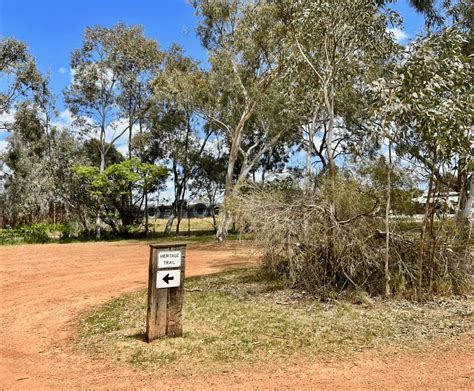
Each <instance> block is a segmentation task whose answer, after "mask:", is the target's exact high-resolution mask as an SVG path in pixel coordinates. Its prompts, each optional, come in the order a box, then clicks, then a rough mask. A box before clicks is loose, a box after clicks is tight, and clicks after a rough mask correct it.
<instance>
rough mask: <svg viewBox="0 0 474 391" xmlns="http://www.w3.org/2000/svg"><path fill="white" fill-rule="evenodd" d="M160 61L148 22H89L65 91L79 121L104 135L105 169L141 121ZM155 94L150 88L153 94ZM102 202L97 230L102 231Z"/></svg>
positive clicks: (95, 133)
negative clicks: (112, 153)
mask: <svg viewBox="0 0 474 391" xmlns="http://www.w3.org/2000/svg"><path fill="white" fill-rule="evenodd" d="M158 61H159V52H158V47H157V44H156V42H155V41H152V40H148V39H146V38H145V37H144V36H143V28H141V27H139V26H135V27H127V26H125V25H123V24H118V25H116V26H113V27H111V28H104V27H101V26H96V27H93V28H86V30H85V32H84V42H83V46H82V47H81V48H80V49H77V50H75V51H73V53H72V55H71V69H72V71H73V82H72V85H71V86H70V87H69V88H67V89H66V90H65V92H64V95H65V101H66V104H67V105H68V107H69V109H70V110H71V112H72V114H73V117H74V123H75V125H76V126H77V127H78V128H79V129H81V131H82V133H83V134H85V135H88V136H91V137H93V138H98V140H99V144H98V149H99V153H100V166H99V171H100V172H103V171H104V170H105V168H106V167H105V166H106V156H107V154H108V153H109V152H110V150H111V148H112V146H114V144H115V143H116V142H117V141H118V140H119V139H120V138H121V137H122V136H123V135H124V134H125V133H126V132H129V158H130V157H131V146H130V145H131V144H130V143H131V136H132V130H133V128H134V126H135V125H138V126H140V125H141V124H142V121H143V118H144V111H145V110H146V108H147V107H148V106H147V103H146V97H147V91H146V87H147V80H149V79H150V78H151V76H150V73H151V72H153V70H154V68H155V67H156V66H157V64H156V62H158ZM148 95H150V94H148ZM100 208H101V206H100V204H99V205H98V211H97V218H96V236H97V237H100V217H99V216H100Z"/></svg>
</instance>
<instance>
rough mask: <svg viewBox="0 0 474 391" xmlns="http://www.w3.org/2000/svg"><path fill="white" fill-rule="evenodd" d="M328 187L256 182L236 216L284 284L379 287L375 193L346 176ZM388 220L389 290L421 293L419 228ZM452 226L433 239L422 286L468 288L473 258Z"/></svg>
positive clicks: (381, 235)
mask: <svg viewBox="0 0 474 391" xmlns="http://www.w3.org/2000/svg"><path fill="white" fill-rule="evenodd" d="M331 188H332V187H331V186H330V185H329V184H328V183H321V184H320V186H319V188H318V190H317V191H316V192H314V193H310V194H305V193H304V192H303V191H301V190H300V189H299V188H298V187H297V186H295V187H292V186H288V185H287V184H285V185H284V186H280V185H279V186H270V187H265V188H256V187H253V188H250V189H246V191H245V195H243V196H242V197H241V198H240V199H239V202H238V203H236V204H238V205H239V207H238V209H237V211H236V215H237V216H238V218H239V220H240V224H242V226H246V227H247V228H248V229H250V231H251V232H252V233H253V235H254V237H255V239H256V240H257V242H258V243H259V244H260V247H261V248H262V251H263V257H262V261H263V267H264V268H265V269H266V270H267V271H269V272H270V273H274V274H276V275H279V276H283V277H285V281H287V283H288V285H289V286H291V287H297V288H301V289H304V290H306V291H310V292H315V291H320V292H323V291H331V290H337V291H339V290H341V289H346V288H354V289H356V290H358V291H360V290H363V291H366V292H368V293H370V294H381V293H384V290H383V287H384V260H385V239H386V234H385V221H384V218H383V217H382V216H383V210H380V209H381V206H380V205H379V202H378V200H377V193H376V192H374V191H369V189H366V188H364V187H363V186H362V185H361V184H360V183H357V182H355V181H352V180H348V179H347V178H345V179H338V181H337V183H336V186H335V189H336V190H335V191H334V193H333V194H331ZM331 202H333V204H332V205H331ZM382 207H383V206H382ZM393 224H394V226H393V227H392V228H391V235H390V263H389V270H390V275H391V280H390V290H391V291H392V292H393V293H395V294H404V295H407V294H411V293H416V294H417V296H419V295H420V293H421V292H420V289H419V285H418V283H419V278H418V277H419V276H418V270H419V269H418V266H419V264H418V258H417V256H418V251H419V240H418V234H417V233H416V232H413V231H408V232H406V231H400V230H397V229H396V226H395V224H396V222H395V223H393ZM455 230H456V225H455V223H454V222H449V223H445V224H444V225H443V229H440V230H439V232H438V236H437V242H436V243H431V244H430V245H432V246H434V248H435V251H434V252H431V253H432V254H434V256H433V257H432V259H426V260H425V261H424V265H426V266H425V267H424V268H423V271H422V272H423V276H422V291H423V292H430V293H440V294H450V293H461V292H463V291H465V290H466V289H469V286H470V285H469V280H468V278H469V275H468V273H467V268H468V267H469V264H470V263H472V259H471V260H470V261H469V259H470V258H469V254H467V253H466V243H465V242H463V240H462V238H461V237H460V236H458V235H456V234H455ZM425 253H426V254H428V253H429V252H425Z"/></svg>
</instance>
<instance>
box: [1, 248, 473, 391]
mask: <svg viewBox="0 0 474 391" xmlns="http://www.w3.org/2000/svg"><path fill="white" fill-rule="evenodd" d="M148 251H149V249H148V246H147V245H146V244H143V243H124V242H116V243H93V244H90V243H80V244H67V245H65V244H62V245H60V244H48V245H25V246H23V245H22V246H6V247H5V246H4V247H0V288H1V289H0V300H1V302H0V386H1V388H2V389H27V390H37V389H61V390H64V389H77V388H89V389H90V388H94V389H96V388H101V389H120V388H127V389H164V388H174V389H205V388H209V387H212V388H252V389H255V388H265V389H268V388H271V389H274V388H285V389H286V388H293V389H303V388H304V389H310V388H353V387H359V388H360V387H364V388H367V387H370V388H388V387H405V388H407V387H408V388H415V387H416V388H419V387H437V388H460V387H464V388H471V389H472V388H474V370H473V367H474V365H473V363H474V354H473V351H474V349H473V341H472V339H470V338H469V337H464V340H461V341H459V342H458V343H456V344H451V345H450V348H449V349H448V350H447V351H442V349H437V350H436V351H433V352H424V353H420V354H418V355H413V354H411V355H408V354H407V355H401V356H398V357H397V358H396V359H394V360H384V359H382V358H380V357H375V356H373V355H371V354H363V355H359V356H357V357H354V358H353V359H352V360H346V361H341V362H329V363H328V362H314V363H306V364H303V365H301V366H299V367H297V368H295V367H293V366H291V363H289V364H288V366H287V367H279V368H275V367H274V366H272V364H271V363H270V364H268V365H267V366H266V367H264V366H262V368H259V369H258V370H257V369H256V370H254V371H252V372H251V373H248V372H245V373H243V372H235V373H232V374H222V375H221V376H217V375H215V376H211V377H205V378H203V377H202V376H196V377H192V378H188V379H185V378H182V377H181V378H180V377H172V376H171V377H167V378H163V377H162V376H160V377H155V378H153V377H151V375H150V374H148V373H145V372H142V371H140V370H137V369H134V368H132V367H129V366H126V365H124V364H118V363H115V362H112V361H107V360H98V359H94V358H91V357H90V356H89V355H87V354H86V353H84V352H82V351H78V350H77V349H76V348H75V347H74V344H73V341H72V337H73V335H74V332H75V324H74V322H75V320H76V319H77V315H78V314H79V313H81V312H82V311H84V310H87V309H88V308H90V307H92V306H95V305H98V304H100V303H103V302H105V301H107V300H108V299H110V298H112V297H116V296H119V295H120V294H122V293H124V292H130V291H134V290H137V289H140V288H144V287H145V286H146V284H147V268H148ZM255 259H256V258H255V256H253V255H252V254H251V253H250V251H249V250H247V249H245V248H243V247H239V244H237V243H234V244H226V245H216V244H191V245H189V246H188V252H187V259H186V262H187V276H193V275H198V274H205V273H211V272H216V271H219V270H223V269H227V268H231V267H241V266H244V265H248V264H251V263H253V262H255Z"/></svg>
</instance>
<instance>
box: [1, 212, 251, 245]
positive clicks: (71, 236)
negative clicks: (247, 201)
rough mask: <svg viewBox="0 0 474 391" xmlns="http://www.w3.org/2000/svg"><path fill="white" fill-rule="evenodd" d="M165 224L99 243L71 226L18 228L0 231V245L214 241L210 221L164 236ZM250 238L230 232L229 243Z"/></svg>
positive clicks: (156, 222) (192, 223)
mask: <svg viewBox="0 0 474 391" xmlns="http://www.w3.org/2000/svg"><path fill="white" fill-rule="evenodd" d="M166 224H167V220H165V219H156V220H155V219H153V220H152V221H151V222H150V227H149V232H148V233H147V234H145V233H144V232H143V231H138V230H134V231H131V232H124V233H121V234H114V233H112V232H108V233H107V232H106V233H104V234H103V235H102V237H101V238H100V239H96V237H95V235H94V232H91V233H87V232H82V231H81V230H80V228H78V227H77V225H74V224H43V223H39V224H32V225H26V226H22V227H18V228H4V229H0V245H11V244H25V243H27V244H33V243H71V242H90V241H97V240H100V241H112V240H114V241H115V240H145V241H156V240H159V241H176V240H183V241H187V242H188V241H191V242H210V241H215V231H214V230H213V229H212V220H211V219H209V218H202V219H201V218H194V219H190V220H189V221H186V225H185V228H186V229H184V230H182V231H181V233H180V234H178V235H176V234H174V235H167V234H165V233H164V232H163V229H164V227H165V226H166ZM251 238H252V235H251V234H246V233H243V232H232V233H230V234H229V240H237V239H239V240H241V239H242V240H249V239H251Z"/></svg>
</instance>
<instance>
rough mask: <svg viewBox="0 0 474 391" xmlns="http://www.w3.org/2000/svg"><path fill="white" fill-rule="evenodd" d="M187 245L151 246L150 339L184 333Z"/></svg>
mask: <svg viewBox="0 0 474 391" xmlns="http://www.w3.org/2000/svg"><path fill="white" fill-rule="evenodd" d="M185 260H186V244H152V245H150V264H149V268H148V307H147V319H146V339H147V341H148V342H151V341H153V340H155V339H157V338H160V337H165V336H166V337H181V336H182V335H183V323H182V316H183V298H184V269H185V264H186V262H185Z"/></svg>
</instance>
